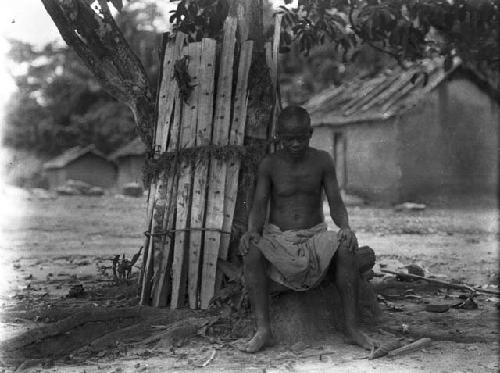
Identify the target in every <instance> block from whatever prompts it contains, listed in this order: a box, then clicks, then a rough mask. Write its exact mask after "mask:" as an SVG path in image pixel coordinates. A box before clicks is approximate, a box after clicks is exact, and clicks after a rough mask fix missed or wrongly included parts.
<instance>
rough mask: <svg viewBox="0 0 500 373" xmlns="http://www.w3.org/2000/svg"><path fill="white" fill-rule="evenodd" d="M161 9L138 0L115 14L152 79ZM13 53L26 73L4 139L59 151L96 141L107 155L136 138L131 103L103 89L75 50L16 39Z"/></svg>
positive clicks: (13, 100) (26, 146)
mask: <svg viewBox="0 0 500 373" xmlns="http://www.w3.org/2000/svg"><path fill="white" fill-rule="evenodd" d="M159 17H160V13H159V11H158V9H157V7H156V6H155V5H154V4H152V3H148V4H144V3H143V2H141V1H138V0H134V1H130V2H128V3H127V5H126V6H125V7H124V8H123V9H122V11H121V12H120V13H119V14H118V15H117V16H116V22H117V24H119V25H120V28H121V30H122V31H123V35H124V37H125V38H126V39H127V40H128V43H129V44H130V46H131V48H133V49H134V50H135V51H137V54H138V56H139V58H140V60H141V62H142V64H143V65H144V68H145V71H146V73H147V75H148V78H149V79H151V80H155V79H156V76H157V74H158V53H157V52H156V51H157V49H158V44H159V35H158V32H157V30H156V29H155V27H154V24H155V21H156V20H157V19H158V18H159ZM10 44H11V48H10V52H9V56H10V58H11V60H13V61H14V62H16V63H17V64H18V66H21V67H23V68H24V71H23V73H21V74H18V75H16V84H17V88H18V90H17V92H16V94H15V95H14V96H13V97H12V98H11V103H10V105H9V106H8V113H7V117H6V131H5V134H4V143H5V145H7V146H11V147H15V148H17V149H23V148H24V149H28V150H32V151H33V150H34V151H35V152H37V153H39V154H41V155H54V154H57V153H60V152H61V151H62V150H65V149H67V148H69V147H71V146H75V145H78V144H81V145H87V144H89V143H94V144H96V146H97V147H98V148H99V149H100V150H101V151H103V152H105V153H108V152H110V151H112V150H114V149H116V148H117V146H120V145H122V144H123V143H124V142H126V141H129V140H130V139H131V138H133V137H135V136H136V135H135V133H136V130H135V123H134V118H133V115H132V113H131V111H130V110H129V109H128V108H127V106H126V105H125V104H124V103H122V102H120V101H118V100H117V99H116V98H114V97H112V96H110V95H109V94H108V93H107V92H106V91H105V90H103V89H102V87H101V85H100V84H99V83H98V81H97V80H96V78H95V77H94V75H93V74H92V73H91V72H90V71H89V70H88V68H87V67H86V66H85V65H84V64H83V63H82V60H81V59H80V58H79V57H78V55H77V54H76V53H75V51H74V50H73V49H71V48H69V47H67V46H64V45H59V44H56V43H51V44H48V45H46V46H45V47H44V48H41V49H37V48H35V47H34V46H32V45H30V44H28V43H24V42H20V41H15V40H11V41H10Z"/></svg>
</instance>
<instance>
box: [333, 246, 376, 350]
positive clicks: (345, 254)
mask: <svg viewBox="0 0 500 373" xmlns="http://www.w3.org/2000/svg"><path fill="white" fill-rule="evenodd" d="M336 256H337V258H336V260H335V261H334V263H335V264H336V267H335V286H336V287H337V290H338V292H339V294H340V298H341V300H342V305H343V308H344V319H345V333H346V339H347V342H348V343H352V344H357V345H360V346H361V347H363V348H366V349H368V350H370V349H371V348H372V346H373V345H374V341H372V340H371V339H370V338H369V337H368V336H366V335H365V334H364V333H362V332H361V331H360V330H359V329H358V325H357V314H358V280H359V269H358V264H357V261H356V257H355V256H354V255H353V254H352V253H351V252H350V250H349V248H347V247H345V246H343V245H341V246H340V247H339V249H338V251H337V254H336Z"/></svg>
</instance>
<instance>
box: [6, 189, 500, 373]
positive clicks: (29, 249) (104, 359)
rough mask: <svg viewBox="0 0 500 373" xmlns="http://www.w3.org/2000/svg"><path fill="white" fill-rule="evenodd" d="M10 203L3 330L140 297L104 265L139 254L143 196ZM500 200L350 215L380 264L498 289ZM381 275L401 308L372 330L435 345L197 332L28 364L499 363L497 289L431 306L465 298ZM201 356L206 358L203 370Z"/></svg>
mask: <svg viewBox="0 0 500 373" xmlns="http://www.w3.org/2000/svg"><path fill="white" fill-rule="evenodd" d="M4 198H5V197H4ZM12 198H14V197H12ZM469 205H470V204H469ZM10 206H13V207H11V208H10V209H6V211H4V213H3V216H2V240H1V241H0V248H1V250H2V255H1V262H0V265H1V268H2V269H3V276H2V278H1V283H0V285H1V290H2V292H1V294H0V302H1V312H2V323H1V324H0V325H1V327H2V329H1V332H2V336H3V338H4V339H5V338H9V337H13V336H16V335H19V334H20V333H22V332H23V331H25V330H26V329H29V328H34V327H37V326H40V325H49V324H50V323H53V322H55V321H57V320H59V319H60V318H62V317H65V316H67V315H69V314H71V313H74V312H75V311H76V310H79V309H81V308H82V307H88V306H89V305H91V306H94V307H95V308H96V309H98V308H104V309H105V308H106V307H114V306H121V307H124V306H128V305H132V304H134V289H133V285H131V286H125V287H123V286H122V287H121V288H119V289H118V290H117V288H116V286H115V287H113V282H112V281H111V279H110V270H109V269H106V268H104V269H103V267H109V266H110V265H111V261H110V259H111V257H112V256H114V255H116V254H125V255H126V257H129V258H130V257H131V256H132V255H133V254H134V253H135V252H136V251H137V250H138V248H139V247H140V246H141V245H142V242H143V237H144V236H143V234H142V231H143V229H144V223H143V220H144V213H145V201H144V200H143V199H142V198H141V199H133V198H116V197H111V196H107V197H59V198H57V199H47V200H40V199H36V198H27V197H26V196H21V197H20V196H18V198H17V200H16V204H15V205H12V204H11V205H10ZM495 206H496V204H490V205H489V206H482V207H481V208H478V207H462V208H452V207H444V206H430V207H428V208H427V209H426V210H424V211H421V212H410V211H408V212H395V211H393V209H391V208H376V207H366V206H363V207H349V213H350V217H351V225H352V227H353V229H354V230H355V231H356V232H357V236H358V239H359V242H360V245H369V246H371V247H373V248H374V250H375V252H376V254H377V266H376V268H375V269H376V271H379V270H380V265H382V266H383V268H386V269H393V270H398V269H403V266H404V265H408V264H418V265H420V266H421V267H423V268H424V269H425V270H426V273H427V274H434V275H436V277H437V278H440V279H443V280H446V281H457V282H463V283H467V284H471V285H475V286H480V287H484V288H485V289H491V290H495V289H497V288H498V255H499V251H498V212H497V210H496V209H495ZM326 212H327V211H326ZM330 223H331V222H330ZM377 281H378V283H379V284H381V288H383V289H384V291H383V292H382V294H383V296H384V297H385V299H386V300H388V301H389V302H390V303H389V305H390V306H391V307H393V308H392V309H390V307H389V306H383V307H386V308H387V309H386V314H388V315H389V316H390V317H389V318H390V320H388V321H387V322H386V323H385V324H383V325H384V326H385V327H384V328H380V329H377V328H375V329H374V328H371V329H370V330H371V332H372V333H375V334H372V336H373V337H376V338H378V339H380V340H384V339H387V338H389V337H390V336H393V337H394V336H399V337H403V338H406V340H407V341H409V340H411V339H415V338H418V337H420V336H428V335H429V336H432V337H433V340H434V341H433V343H432V345H431V346H430V347H427V348H425V349H424V350H420V351H417V352H413V353H409V354H406V355H403V356H399V357H397V358H396V357H394V358H387V357H386V358H381V359H378V360H366V359H362V357H364V356H366V353H365V352H364V351H362V350H360V349H358V348H356V347H353V346H347V345H345V344H344V343H342V339H341V338H340V336H338V335H336V336H332V338H331V340H328V341H322V342H318V343H317V344H315V345H311V346H299V347H297V346H295V347H294V346H276V347H273V348H271V349H269V350H267V351H265V352H262V353H260V354H256V355H253V356H252V355H246V354H243V353H240V352H238V351H235V350H234V349H232V348H230V347H227V346H225V345H223V344H222V345H221V344H217V343H216V344H214V343H209V342H207V341H206V340H204V339H193V340H190V341H189V342H188V343H186V344H185V345H183V346H181V347H179V348H176V349H172V348H170V349H165V350H162V349H161V348H152V349H147V348H146V349H144V348H142V349H139V350H134V349H130V348H129V349H126V348H125V349H123V348H121V349H120V346H118V345H115V346H113V348H106V349H104V350H103V352H101V353H99V352H96V353H93V354H90V355H89V354H88V353H87V354H83V353H81V351H80V353H78V352H74V353H72V354H71V355H68V356H67V357H66V359H63V360H61V359H56V360H55V361H50V364H48V363H47V362H46V361H42V360H34V361H31V362H30V361H25V367H26V368H27V369H28V370H29V369H34V370H37V369H38V370H40V369H42V366H45V368H43V369H46V370H47V371H64V372H66V371H68V372H83V371H85V372H92V371H115V372H119V371H131V372H135V371H158V372H163V371H167V370H168V371H193V370H196V369H200V370H203V371H207V372H218V371H227V372H230V371H237V372H240V371H245V372H247V371H248V372H278V371H280V372H281V371H297V372H329V371H335V372H365V371H370V372H372V371H373V372H378V371H380V372H382V371H383V372H414V371H415V372H416V371H418V372H428V371H429V372H430V371H432V372H458V371H461V372H496V371H498V367H499V365H498V359H497V356H498V352H499V351H498V343H497V339H498V332H497V319H498V301H499V299H498V298H497V297H495V296H492V295H491V296H486V295H484V296H478V297H477V298H476V301H477V303H478V309H477V310H450V311H449V312H447V313H446V314H433V313H428V312H425V311H424V310H423V309H424V306H425V304H426V302H431V303H448V304H450V303H451V304H453V303H457V302H458V301H460V299H459V298H458V295H459V294H460V292H457V291H445V290H438V289H436V288H432V289H429V288H425V287H422V286H420V285H419V286H417V284H406V285H405V286H406V287H405V288H401V287H398V286H396V287H394V288H393V289H392V290H391V288H390V287H388V286H386V284H385V285H384V281H386V280H385V279H377ZM73 284H83V286H84V288H85V289H86V290H87V291H88V296H87V297H86V298H83V299H78V298H76V299H69V298H65V296H66V294H68V289H69V288H70V286H71V285H73ZM408 288H412V289H413V290H412V291H413V294H415V295H417V297H416V298H415V297H414V298H412V299H407V298H405V297H404V295H402V294H403V293H404V290H405V289H406V290H408ZM394 307H395V308H394ZM395 309H397V310H398V312H394V311H395ZM54 310H58V312H55V311H54ZM399 311H400V312H399ZM403 323H405V324H407V325H408V327H409V328H410V330H411V331H412V332H413V334H408V335H404V334H401V333H402V331H401V330H399V331H400V332H401V333H398V328H399V329H401V325H402V324H403ZM123 327H125V326H123ZM384 329H385V330H384ZM417 331H418V333H417ZM388 336H389V337H388ZM211 357H212V359H210V358H211ZM204 362H207V365H206V366H205V367H203V368H200V367H199V365H202V364H203V363H204ZM30 364H31V365H32V368H29V366H30ZM5 368H6V369H7V370H9V369H13V368H14V367H13V366H8V365H6V367H5Z"/></svg>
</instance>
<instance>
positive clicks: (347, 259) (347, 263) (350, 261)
mask: <svg viewBox="0 0 500 373" xmlns="http://www.w3.org/2000/svg"><path fill="white" fill-rule="evenodd" d="M335 259H336V260H335V262H336V263H337V268H338V267H342V269H345V270H351V269H352V270H355V269H356V268H357V259H356V255H355V254H354V252H353V250H351V248H350V247H348V246H346V245H340V246H339V248H338V250H337V253H336V255H335Z"/></svg>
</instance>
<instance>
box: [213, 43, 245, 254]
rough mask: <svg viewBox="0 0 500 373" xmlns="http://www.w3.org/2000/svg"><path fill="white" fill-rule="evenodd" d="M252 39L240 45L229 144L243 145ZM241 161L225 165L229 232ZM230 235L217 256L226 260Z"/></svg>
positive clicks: (225, 228) (223, 239)
mask: <svg viewBox="0 0 500 373" xmlns="http://www.w3.org/2000/svg"><path fill="white" fill-rule="evenodd" d="M252 51H253V41H246V42H244V43H243V45H242V47H241V53H240V61H239V67H238V82H237V85H236V92H235V97H234V104H233V105H234V107H233V113H234V114H233V123H232V124H231V131H230V133H229V144H230V145H243V140H244V139H245V123H246V116H247V103H248V71H249V70H250V64H251V63H252ZM240 165H241V161H240V160H239V159H232V160H230V161H229V162H228V165H227V174H226V186H225V192H224V221H223V224H222V231H224V232H230V231H231V225H232V223H233V217H234V207H235V204H236V195H237V193H238V175H239V173H240ZM230 240H231V235H229V234H223V235H222V237H221V246H220V251H219V258H221V259H224V260H226V259H227V254H228V249H229V243H230Z"/></svg>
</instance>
